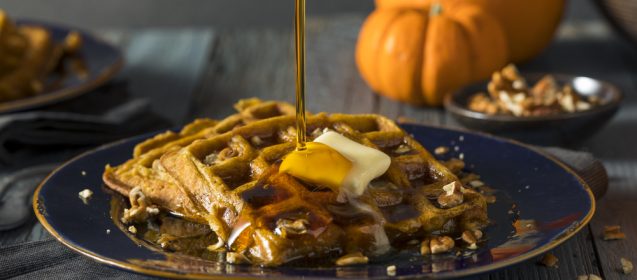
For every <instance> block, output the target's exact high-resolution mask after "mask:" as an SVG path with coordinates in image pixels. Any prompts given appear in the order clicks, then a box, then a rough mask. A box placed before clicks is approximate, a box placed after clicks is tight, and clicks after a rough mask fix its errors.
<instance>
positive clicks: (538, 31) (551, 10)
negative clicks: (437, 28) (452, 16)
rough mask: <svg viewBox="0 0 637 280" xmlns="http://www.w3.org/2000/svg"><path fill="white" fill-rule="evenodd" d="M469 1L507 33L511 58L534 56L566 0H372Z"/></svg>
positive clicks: (403, 3)
mask: <svg viewBox="0 0 637 280" xmlns="http://www.w3.org/2000/svg"><path fill="white" fill-rule="evenodd" d="M450 1H451V2H462V1H464V2H465V3H472V4H476V5H478V6H480V7H482V8H483V9H484V10H485V11H487V12H489V13H490V14H492V15H493V16H494V17H495V18H496V19H498V21H499V22H500V23H501V26H502V27H503V28H504V32H505V33H506V36H507V41H508V44H509V54H510V59H511V61H512V62H515V63H520V62H524V61H528V60H530V59H531V58H533V57H535V56H537V55H538V54H539V53H540V52H541V51H542V50H543V49H544V48H545V47H546V46H548V44H549V43H550V42H551V39H552V38H553V35H554V33H555V30H556V29H557V27H558V25H559V22H560V19H561V18H562V14H563V13H564V7H565V3H566V0H376V7H377V8H379V9H381V8H426V7H429V6H430V5H431V4H432V3H434V2H442V3H446V2H450Z"/></svg>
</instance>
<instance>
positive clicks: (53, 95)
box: [0, 20, 124, 114]
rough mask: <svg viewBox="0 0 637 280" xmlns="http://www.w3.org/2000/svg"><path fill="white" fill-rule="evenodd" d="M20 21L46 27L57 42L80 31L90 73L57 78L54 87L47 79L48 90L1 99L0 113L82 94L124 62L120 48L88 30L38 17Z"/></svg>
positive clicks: (80, 53) (81, 56)
mask: <svg viewBox="0 0 637 280" xmlns="http://www.w3.org/2000/svg"><path fill="white" fill-rule="evenodd" d="M17 24H18V25H30V26H41V27H44V28H46V29H47V30H49V31H50V32H51V35H52V37H53V40H54V41H55V42H57V43H62V42H63V41H64V39H65V38H66V35H67V34H69V32H72V31H76V32H78V33H79V34H80V35H81V37H82V48H81V49H80V50H79V51H78V54H77V59H79V60H80V61H81V63H82V64H83V67H84V68H85V74H86V75H82V76H80V75H73V74H69V75H67V76H66V77H64V78H63V79H59V80H56V83H55V85H53V86H52V85H51V84H50V83H49V82H46V81H45V89H44V92H42V93H39V94H38V95H35V96H29V97H25V98H22V99H17V100H12V101H7V102H0V114H4V113H11V112H18V111H25V110H29V109H34V108H38V107H42V106H46V105H51V104H55V103H58V102H61V101H64V100H68V99H71V98H74V97H78V96H80V95H82V94H85V93H87V92H90V91H91V90H93V89H95V88H97V87H99V86H100V85H103V84H104V83H106V82H108V81H109V80H110V79H111V78H113V77H114V76H115V74H117V73H118V72H119V70H120V69H121V68H122V66H123V64H124V58H123V56H122V53H121V51H120V50H119V49H118V48H117V47H115V46H113V45H111V44H109V43H107V42H105V41H103V40H101V39H99V38H97V37H95V36H93V35H91V34H90V33H88V32H84V31H81V30H78V29H75V28H69V27H64V26H60V25H55V24H51V23H46V22H40V21H34V20H18V21H17ZM64 63H69V62H68V61H65V62H64ZM67 66H68V65H67Z"/></svg>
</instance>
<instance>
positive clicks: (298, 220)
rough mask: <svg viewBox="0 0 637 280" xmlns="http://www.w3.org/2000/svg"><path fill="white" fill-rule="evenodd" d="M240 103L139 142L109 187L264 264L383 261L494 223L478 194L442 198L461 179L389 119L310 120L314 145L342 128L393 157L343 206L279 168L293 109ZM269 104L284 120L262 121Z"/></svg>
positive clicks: (290, 137)
mask: <svg viewBox="0 0 637 280" xmlns="http://www.w3.org/2000/svg"><path fill="white" fill-rule="evenodd" d="M240 104H243V105H240V106H238V109H239V113H238V114H237V115H233V116H231V117H229V118H228V119H225V120H223V121H221V122H216V121H211V120H199V121H195V122H194V123H192V124H190V125H188V126H186V127H185V128H184V129H183V130H182V132H180V133H172V132H166V133H164V134H160V135H158V136H156V137H154V138H153V139H151V140H148V141H146V142H144V143H142V144H140V145H138V146H137V147H136V149H135V152H134V157H133V159H131V160H129V161H128V162H126V163H124V164H123V165H120V166H117V167H114V168H113V167H107V169H106V171H105V173H104V181H105V182H106V184H107V185H108V186H109V187H110V188H112V189H114V190H116V191H118V192H120V193H122V194H124V195H129V194H130V193H131V190H133V189H139V190H141V191H142V192H143V193H144V194H145V196H146V197H147V198H148V199H149V200H150V201H151V203H152V204H155V205H157V206H159V207H160V208H163V209H165V210H168V211H170V212H173V213H177V214H179V215H181V216H183V217H185V218H186V219H189V220H191V221H195V222H199V223H205V224H208V225H209V226H210V228H211V229H212V230H213V231H214V232H215V233H216V235H217V236H218V240H217V241H215V240H211V244H214V243H217V245H223V248H225V249H226V250H228V251H229V252H233V254H238V255H240V256H241V257H242V258H244V259H245V260H247V261H249V262H251V263H253V264H261V265H280V264H283V263H287V262H290V261H293V260H297V259H305V258H312V257H314V258H316V257H325V256H334V255H336V256H339V255H343V254H349V253H363V254H365V255H369V256H374V255H380V254H383V253H386V252H387V249H388V247H389V246H398V245H399V244H401V243H403V242H406V241H409V240H412V239H419V238H423V237H425V236H427V235H429V234H432V233H441V232H451V231H454V232H457V231H459V232H462V231H463V230H469V229H477V228H480V227H482V226H484V225H485V224H486V221H487V216H486V202H485V199H484V198H483V196H482V195H480V194H479V193H477V192H474V191H472V190H470V189H466V190H463V192H464V200H463V202H462V203H461V204H459V205H457V206H454V207H451V208H443V207H441V205H439V204H438V203H437V202H436V198H437V197H439V196H440V195H441V193H443V192H444V191H443V186H445V185H448V184H450V183H453V182H457V181H458V179H457V177H456V176H455V175H454V174H453V173H452V172H451V171H450V170H449V169H447V168H446V167H445V166H444V165H443V164H441V163H440V162H438V161H436V160H435V159H434V158H433V157H432V156H431V154H430V153H429V152H428V151H427V150H425V149H424V148H423V147H422V146H421V145H420V144H419V143H418V142H417V141H415V140H414V139H413V138H412V137H410V136H409V135H407V134H406V133H405V132H404V131H403V130H402V129H400V127H398V126H397V125H396V124H395V123H394V122H392V121H391V120H389V119H387V118H385V117H383V116H379V115H371V114H368V115H346V114H326V113H319V114H316V115H310V116H308V118H307V128H308V132H310V133H308V138H309V140H312V139H314V138H316V137H318V136H319V135H320V134H322V133H323V132H325V131H327V130H332V131H336V132H338V133H340V134H342V135H344V136H346V137H348V138H350V139H352V140H354V141H356V142H359V143H361V144H363V145H366V146H369V147H372V148H376V149H379V150H381V151H383V152H385V153H386V154H388V155H389V156H390V157H391V165H390V167H389V169H388V170H387V172H386V173H385V174H384V175H383V176H381V177H379V178H377V179H375V180H374V181H372V183H371V184H370V186H369V187H368V189H367V191H366V192H365V193H364V194H363V196H361V197H360V198H359V199H358V200H357V201H350V202H346V203H341V202H338V201H337V194H336V193H334V192H332V191H330V190H329V189H326V188H322V187H320V186H314V185H310V184H308V183H305V182H302V181H300V180H297V179H295V178H294V177H292V176H290V175H287V174H285V173H280V172H278V168H279V164H280V162H281V159H282V158H283V157H284V156H285V155H286V154H288V153H289V152H291V151H292V150H293V149H294V147H295V142H294V141H295V139H296V138H295V136H296V131H295V128H294V124H295V118H294V116H293V115H292V111H291V109H289V108H291V106H290V105H286V104H282V103H275V102H261V101H258V100H251V101H248V102H247V103H246V102H243V103H240ZM246 104H247V105H246ZM263 106H270V108H278V109H276V110H272V111H276V112H277V113H278V114H275V113H272V112H269V113H268V114H263V115H261V116H265V117H255V115H254V112H255V111H259V110H260V108H263ZM281 108H283V109H281ZM264 111H267V110H264ZM229 120H230V121H229ZM237 120H240V121H237ZM246 120H249V121H246ZM228 122H229V123H231V124H232V125H228ZM224 123H225V125H222V124H224ZM220 128H223V129H220ZM317 168H320V167H317ZM217 247H219V246H217Z"/></svg>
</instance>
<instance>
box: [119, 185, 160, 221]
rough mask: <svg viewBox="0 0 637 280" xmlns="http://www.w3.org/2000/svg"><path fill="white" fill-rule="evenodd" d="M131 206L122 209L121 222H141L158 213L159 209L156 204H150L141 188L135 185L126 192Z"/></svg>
mask: <svg viewBox="0 0 637 280" xmlns="http://www.w3.org/2000/svg"><path fill="white" fill-rule="evenodd" d="M128 199H129V201H130V204H131V207H130V208H128V209H124V215H122V218H121V220H122V223H124V224H129V223H131V222H143V221H146V220H147V219H148V218H149V217H150V216H153V215H157V214H159V209H158V208H157V207H156V206H152V205H150V202H149V201H148V199H147V198H146V195H144V193H143V192H142V189H141V188H139V187H136V188H134V189H132V190H131V191H130V192H129V194H128Z"/></svg>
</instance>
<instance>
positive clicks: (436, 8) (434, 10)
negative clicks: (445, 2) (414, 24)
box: [429, 2, 442, 17]
mask: <svg viewBox="0 0 637 280" xmlns="http://www.w3.org/2000/svg"><path fill="white" fill-rule="evenodd" d="M440 14H442V4H440V2H435V3H433V5H431V10H429V16H432V17H433V16H437V15H440Z"/></svg>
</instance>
